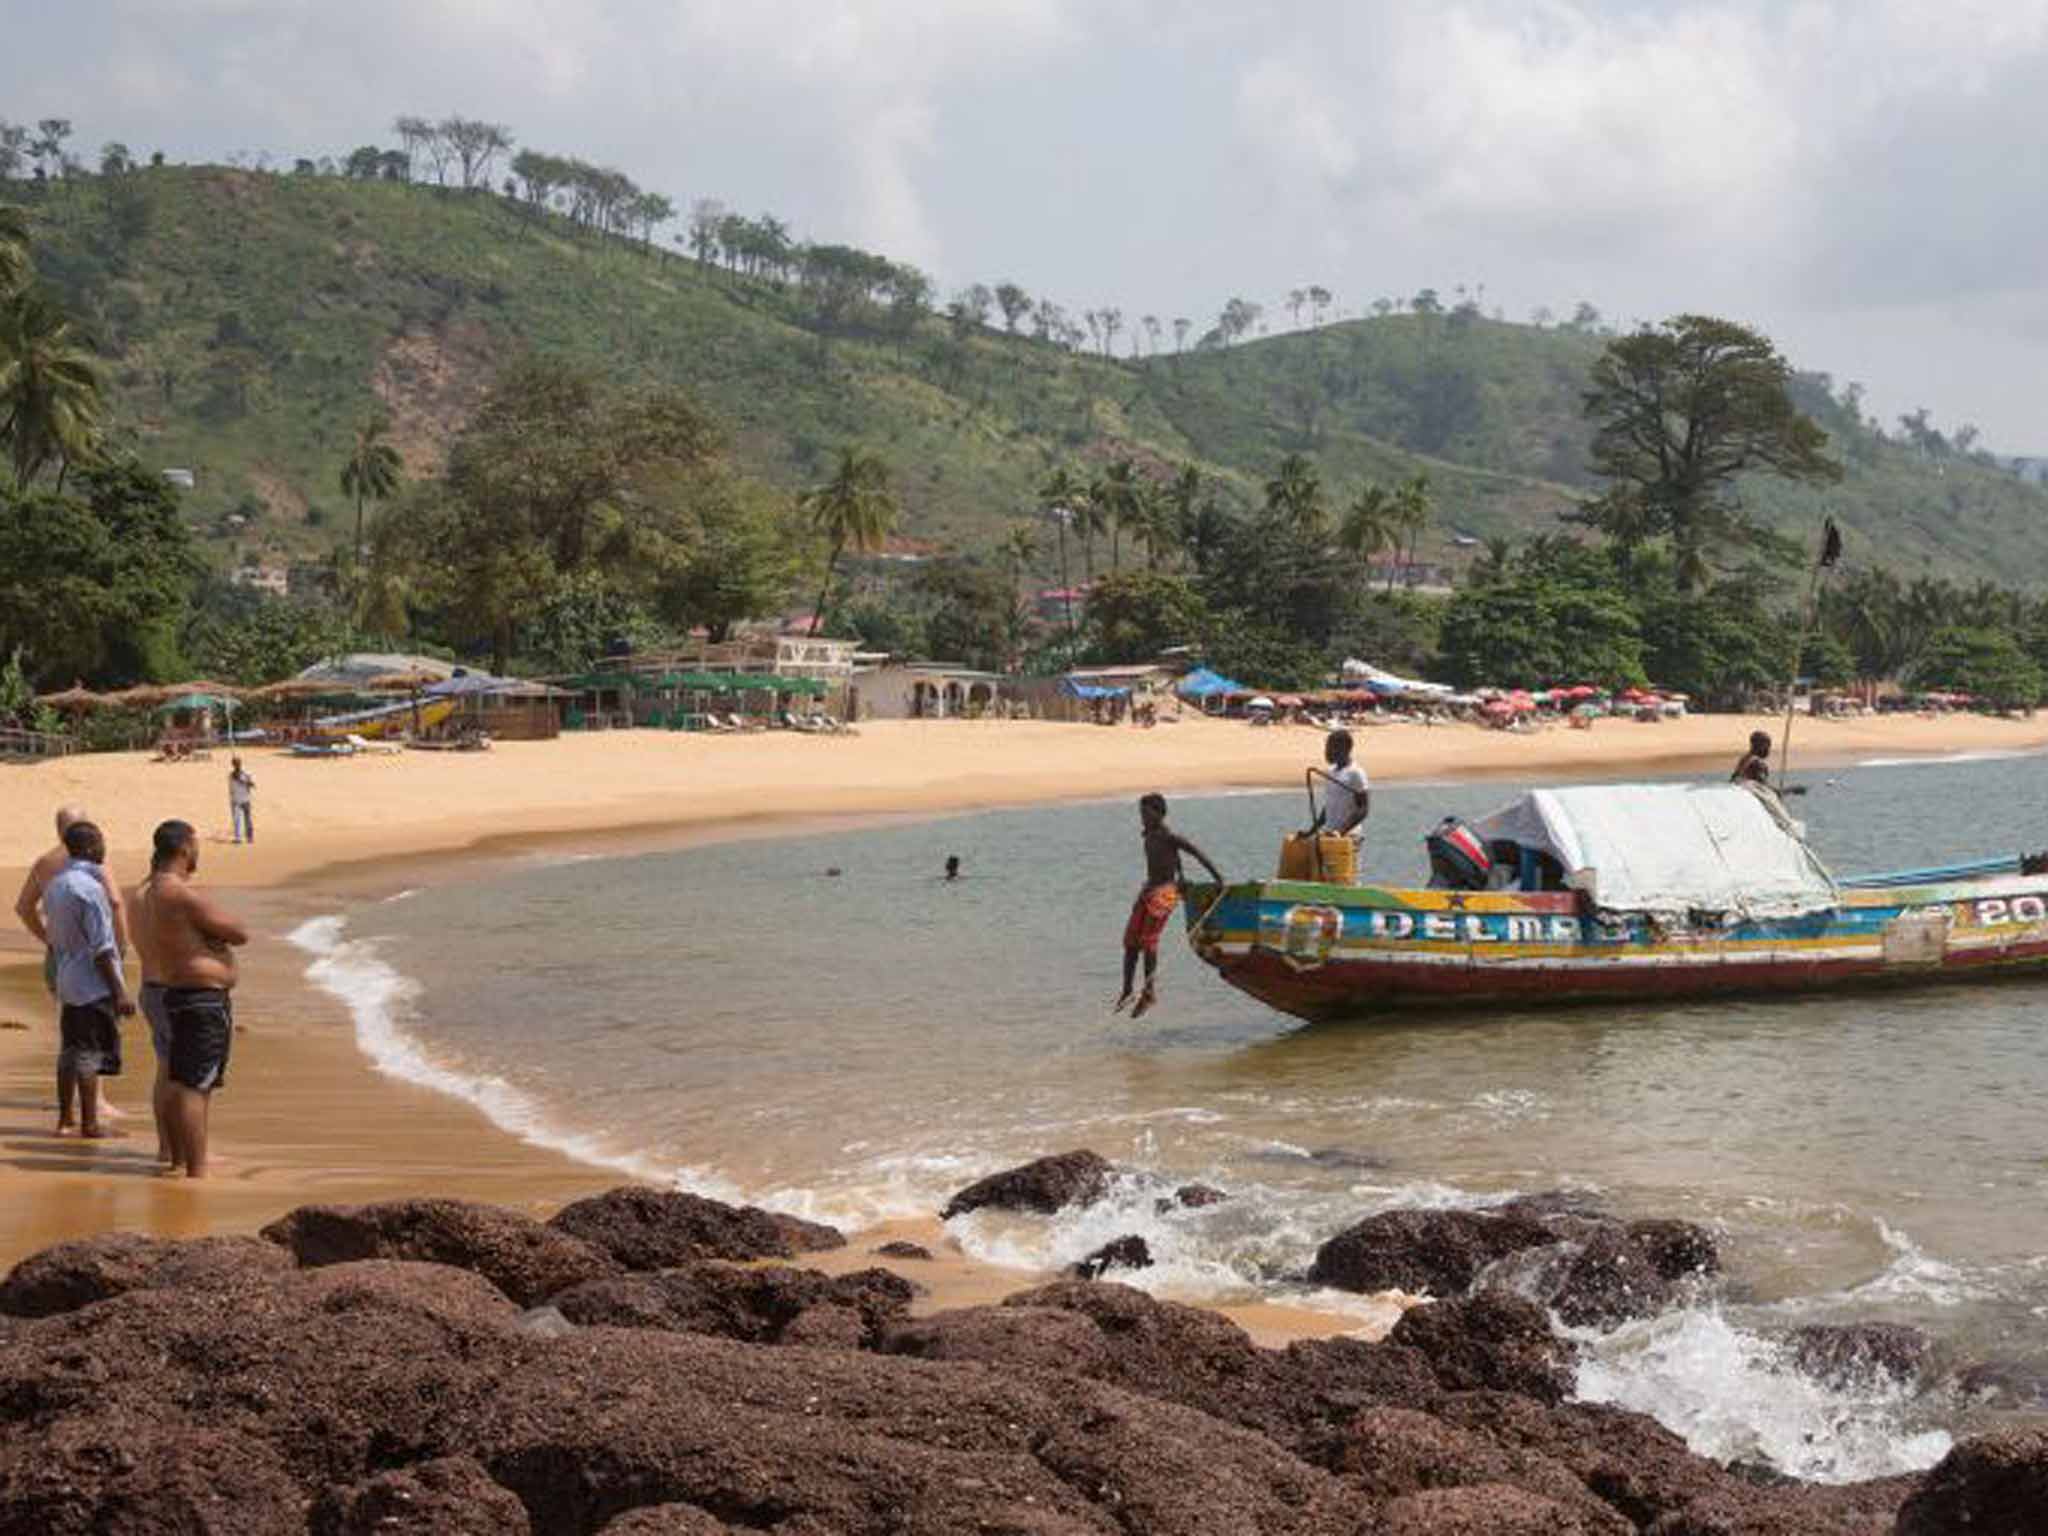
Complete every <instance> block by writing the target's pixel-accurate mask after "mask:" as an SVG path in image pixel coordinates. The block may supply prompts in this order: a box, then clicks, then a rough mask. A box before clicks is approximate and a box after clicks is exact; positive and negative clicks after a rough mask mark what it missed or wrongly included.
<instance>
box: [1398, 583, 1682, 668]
mask: <svg viewBox="0 0 2048 1536" xmlns="http://www.w3.org/2000/svg"><path fill="white" fill-rule="evenodd" d="M1439 643H1440V645H1441V647H1442V653H1443V671H1444V674H1445V676H1446V677H1447V678H1448V679H1449V680H1450V681H1451V682H1454V683H1456V684H1458V685H1459V686H1461V687H1468V688H1469V687H1477V686H1480V685H1482V684H1494V685H1498V686H1507V687H1519V688H1539V687H1548V686H1554V685H1557V684H1565V683H1579V682H1592V683H1598V684H1602V685H1607V686H1618V685H1621V684H1627V683H1642V682H1645V681H1647V680H1648V678H1647V674H1646V673H1645V671H1644V667H1643V647H1642V632H1641V625H1640V623H1639V621H1638V619H1637V617H1636V614H1635V612H1634V610H1633V609H1631V608H1630V606H1629V604H1628V603H1627V602H1626V601H1625V600H1624V599H1623V598H1622V596H1621V595H1620V594H1619V593H1618V592H1616V591H1614V590H1613V589H1612V588H1610V587H1607V586H1601V585H1592V584H1585V583H1581V582H1576V581H1570V580H1564V579H1559V578H1558V577H1556V576H1554V575H1550V574H1546V573H1543V572H1540V571H1537V572H1518V573H1516V574H1515V575H1514V576H1512V577H1510V578H1508V579H1505V580H1502V581H1497V582H1492V583H1489V584H1488V585H1486V586H1483V587H1468V588H1466V589H1465V590H1464V591H1462V592H1460V593H1458V594H1457V595H1456V596H1455V597H1453V598H1452V599H1451V601H1450V603H1449V604H1448V605H1447V606H1446V608H1445V610H1444V620H1443V629H1442V632H1441V636H1440V639H1439Z"/></svg>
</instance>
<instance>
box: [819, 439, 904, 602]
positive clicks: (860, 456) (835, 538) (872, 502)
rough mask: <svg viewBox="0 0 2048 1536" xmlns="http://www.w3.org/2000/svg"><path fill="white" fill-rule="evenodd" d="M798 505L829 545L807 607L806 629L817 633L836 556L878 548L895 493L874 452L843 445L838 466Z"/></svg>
mask: <svg viewBox="0 0 2048 1536" xmlns="http://www.w3.org/2000/svg"><path fill="white" fill-rule="evenodd" d="M801 505H802V507H803V511H804V514H805V516H807V517H808V518H809V519H810V523H811V527H812V528H813V529H814V530H815V531H816V532H817V533H818V534H819V535H820V536H821V537H822V538H823V539H824V540H825V542H826V544H827V546H828V547H829V549H830V553H829V554H828V555H827V556H826V558H825V580H824V583H823V584H822V585H821V586H820V587H819V588H818V602H817V606H816V607H815V608H814V609H812V625H813V629H812V632H813V633H814V634H823V633H824V632H825V623H826V620H827V618H828V614H827V612H826V608H825V599H826V598H827V597H828V596H829V595H830V594H831V591H832V578H833V576H834V575H836V574H837V573H838V570H839V557H840V556H841V555H843V554H845V553H846V550H847V548H848V546H851V547H852V548H854V549H856V550H859V551H863V552H865V551H869V550H875V549H880V548H881V547H882V541H883V540H884V539H886V538H887V537H888V536H889V530H890V528H891V527H893V526H894V525H895V522H896V494H895V492H893V491H892V490H890V489H889V466H888V465H887V464H885V463H883V462H882V460H881V458H880V457H879V456H878V455H876V454H873V453H870V452H868V451H867V450H866V449H864V448H861V447H860V446H858V445H857V444H848V445H847V446H846V447H844V448H842V449H840V450H839V468H838V469H837V470H836V471H835V472H834V473H833V476H832V478H831V479H830V480H827V481H826V482H825V483H824V484H822V485H816V486H813V487H812V488H811V489H810V490H808V491H806V492H805V493H804V495H803V500H802V503H801Z"/></svg>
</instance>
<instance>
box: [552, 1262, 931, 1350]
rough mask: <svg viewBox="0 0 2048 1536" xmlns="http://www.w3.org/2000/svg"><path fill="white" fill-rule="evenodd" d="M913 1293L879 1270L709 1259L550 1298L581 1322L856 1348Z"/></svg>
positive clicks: (898, 1313) (901, 1312) (894, 1317)
mask: <svg viewBox="0 0 2048 1536" xmlns="http://www.w3.org/2000/svg"><path fill="white" fill-rule="evenodd" d="M915 1294H916V1288H915V1287H914V1286H912V1285H911V1283H910V1282H909V1281H908V1280H905V1279H903V1278H902V1277H901V1276H900V1275H892V1274H890V1273H889V1272H888V1271H887V1270H885V1269H868V1270H862V1271H860V1272H859V1273H857V1274H851V1275H843V1276H840V1277H838V1278H836V1279H835V1278H832V1277H830V1276H826V1275H821V1274H819V1273H817V1272H816V1271H815V1270H808V1269H787V1268H783V1267H782V1266H779V1265H777V1266H771V1267H767V1268H762V1269H750V1268H745V1267H742V1266H740V1265H737V1264H726V1263H721V1262H716V1261H714V1262H710V1263H704V1264H691V1265H686V1266H684V1267H682V1268H679V1269H664V1270H658V1271H656V1272H655V1273H653V1274H645V1275H620V1276H616V1277H614V1278H611V1279H606V1280H592V1281H590V1282H588V1283H586V1284H584V1285H579V1286H575V1287H573V1288H572V1289H570V1290H567V1291H563V1292H562V1293H561V1294H559V1295H558V1296H556V1297H555V1301H554V1304H555V1306H556V1307H557V1308H558V1309H559V1310H560V1311H561V1314H562V1316H564V1317H565V1318H567V1319H568V1320H569V1321H570V1322H572V1323H574V1324H576V1325H577V1326H579V1327H584V1328H598V1327H605V1328H659V1329H664V1330H666V1331H668V1332H671V1333H706V1334H712V1335H714V1336H716V1337H718V1338H722V1339H736V1340H738V1341H740V1342H742V1343H748V1344H782V1343H798V1342H814V1343H842V1342H843V1343H844V1345H845V1347H848V1348H860V1347H861V1346H862V1345H864V1344H869V1345H871V1344H873V1343H874V1342H875V1341H876V1340H877V1339H879V1337H880V1336H881V1334H882V1332H883V1330H884V1329H886V1328H887V1327H888V1326H889V1325H890V1324H892V1323H895V1322H897V1321H900V1320H901V1319H902V1318H903V1317H904V1316H905V1315H906V1314H907V1313H908V1311H909V1307H910V1301H911V1298H912V1296H913V1295H915ZM806 1319H807V1320H808V1322H807V1325H806V1326H805V1327H803V1328H798V1327H797V1325H798V1324H799V1323H800V1322H803V1321H804V1320H806ZM792 1330H795V1332H794V1333H793V1332H792Z"/></svg>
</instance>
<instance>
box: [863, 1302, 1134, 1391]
mask: <svg viewBox="0 0 2048 1536" xmlns="http://www.w3.org/2000/svg"><path fill="white" fill-rule="evenodd" d="M881 1348H882V1350H883V1352H884V1353H887V1354H892V1355H913V1356H915V1357H917V1358H918V1359H920V1360H974V1361H978V1362H980V1363H981V1364H983V1365H987V1366H991V1367H997V1368H1002V1369H1015V1370H1026V1371H1073V1372H1074V1373H1075V1374H1077V1375H1081V1376H1095V1377H1104V1378H1106V1377H1108V1376H1109V1375H1110V1372H1111V1364H1112V1363H1111V1356H1110V1350H1109V1345H1108V1343H1107V1342H1106V1341H1105V1340H1104V1339H1103V1336H1102V1331H1101V1330H1100V1329H1099V1328H1097V1327H1096V1326H1095V1324H1094V1322H1093V1321H1091V1320H1090V1319H1088V1318H1086V1317H1083V1316H1081V1315H1080V1314H1079V1313H1076V1312H1068V1311H1065V1310H1062V1309H1060V1308H1057V1307H1018V1306H1009V1305H1004V1306H997V1307H958V1308H955V1309H953V1310H951V1311H946V1312H934V1313H933V1314H932V1315H931V1316H929V1317H920V1318H915V1319H913V1320H911V1321H909V1322H906V1323H899V1324H898V1325H897V1326H896V1327H894V1328H891V1329H890V1330H889V1331H888V1332H887V1333H886V1334H885V1335H884V1336H883V1338H882V1341H881Z"/></svg>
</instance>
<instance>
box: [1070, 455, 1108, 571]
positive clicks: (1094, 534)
mask: <svg viewBox="0 0 2048 1536" xmlns="http://www.w3.org/2000/svg"><path fill="white" fill-rule="evenodd" d="M1068 505H1069V506H1071V507H1072V508H1073V509H1074V527H1075V528H1076V529H1077V530H1078V531H1079V533H1080V535H1081V568H1082V569H1083V570H1084V571H1086V572H1087V573H1088V580H1089V581H1091V582H1093V581H1094V580H1095V541H1096V540H1097V539H1099V538H1100V537H1102V535H1103V534H1105V533H1107V532H1109V512H1108V510H1107V509H1106V508H1105V507H1104V506H1103V505H1102V481H1101V480H1100V479H1095V480H1091V481H1089V482H1088V484H1086V485H1084V486H1081V487H1080V488H1079V495H1078V496H1077V498H1076V499H1075V500H1074V501H1072V502H1069V503H1068Z"/></svg>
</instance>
